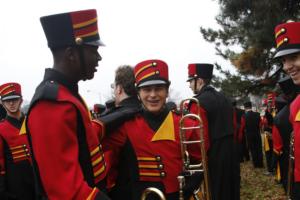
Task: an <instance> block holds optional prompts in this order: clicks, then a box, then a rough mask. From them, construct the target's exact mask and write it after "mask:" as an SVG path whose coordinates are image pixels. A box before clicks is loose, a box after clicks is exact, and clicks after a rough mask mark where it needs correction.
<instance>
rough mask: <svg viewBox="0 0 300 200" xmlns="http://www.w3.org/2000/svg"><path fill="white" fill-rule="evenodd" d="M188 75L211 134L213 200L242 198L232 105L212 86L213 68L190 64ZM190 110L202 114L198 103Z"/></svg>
mask: <svg viewBox="0 0 300 200" xmlns="http://www.w3.org/2000/svg"><path fill="white" fill-rule="evenodd" d="M188 75H189V78H188V81H189V83H190V88H191V89H192V91H193V92H194V94H195V96H194V97H195V98H197V99H198V101H199V103H200V106H201V109H200V116H201V118H202V121H203V126H204V132H206V134H208V135H209V141H210V148H209V151H208V166H209V175H210V183H211V194H212V199H213V200H221V199H232V200H235V199H240V193H239V191H240V190H239V189H240V181H239V179H240V177H239V174H240V168H239V161H238V149H237V146H236V144H235V142H234V125H233V107H232V103H231V101H230V100H229V99H228V98H227V97H225V96H224V95H223V94H222V93H221V92H218V91H216V90H215V89H214V88H213V87H212V86H211V85H210V81H211V79H212V76H213V65H211V64H202V63H196V64H189V65H188ZM190 111H191V112H192V113H195V114H198V113H196V109H195V104H192V105H191V106H190Z"/></svg>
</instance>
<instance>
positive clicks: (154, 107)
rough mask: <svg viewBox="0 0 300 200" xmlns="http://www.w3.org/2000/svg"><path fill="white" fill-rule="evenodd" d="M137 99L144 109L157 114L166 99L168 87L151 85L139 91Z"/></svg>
mask: <svg viewBox="0 0 300 200" xmlns="http://www.w3.org/2000/svg"><path fill="white" fill-rule="evenodd" d="M139 97H140V99H141V101H142V103H143V105H144V106H145V108H146V109H147V110H148V111H149V112H151V113H154V114H158V113H160V112H161V110H162V109H163V107H164V105H165V103H166V99H167V97H168V87H167V86H166V85H151V86H145V87H141V88H140V89H139Z"/></svg>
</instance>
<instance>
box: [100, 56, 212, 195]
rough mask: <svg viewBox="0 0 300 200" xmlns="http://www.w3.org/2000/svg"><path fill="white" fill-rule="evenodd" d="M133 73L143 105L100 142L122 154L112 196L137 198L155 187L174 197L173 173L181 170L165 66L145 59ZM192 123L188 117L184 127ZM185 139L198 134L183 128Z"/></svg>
mask: <svg viewBox="0 0 300 200" xmlns="http://www.w3.org/2000/svg"><path fill="white" fill-rule="evenodd" d="M134 73H135V83H136V87H137V90H138V96H139V98H140V100H141V102H142V107H143V108H142V110H141V112H140V113H137V114H136V115H135V117H134V118H133V119H130V120H128V121H126V122H125V123H124V124H123V125H122V126H121V127H120V128H118V129H117V130H116V131H115V132H113V133H111V134H110V135H109V136H108V137H107V138H105V139H104V141H103V146H104V147H105V148H107V149H120V151H121V154H123V155H125V156H124V157H123V158H124V159H122V160H119V171H118V177H117V180H116V187H119V188H120V191H122V192H120V194H119V198H117V197H116V198H115V199H116V200H117V199H125V200H140V198H141V194H142V191H143V190H144V189H146V188H148V187H155V188H158V189H160V190H161V191H162V192H163V193H164V194H165V196H166V198H167V199H168V200H175V199H176V200H178V198H179V194H178V190H179V183H178V181H177V176H178V175H180V173H181V170H182V159H181V150H180V143H179V120H180V118H181V116H180V115H178V114H176V113H174V112H172V111H170V110H169V108H168V107H167V106H166V99H167V97H168V94H169V86H170V81H169V78H168V77H169V76H168V65H167V64H166V63H165V62H164V61H162V60H146V61H143V62H140V63H139V64H137V65H136V66H135V68H134ZM193 124H194V122H193V121H191V120H187V121H186V123H185V125H186V126H192V125H193ZM193 133H194V134H193ZM186 138H187V140H189V139H191V138H193V139H196V138H197V139H199V135H197V133H195V132H192V131H187V135H186ZM206 139H207V138H206ZM198 147H199V146H192V147H191V151H190V155H191V156H192V158H194V159H200V149H199V148H198ZM121 166H122V167H121ZM198 181H200V179H199V180H198ZM197 186H199V185H197ZM147 199H148V198H147ZM150 199H155V198H153V197H151V198H150Z"/></svg>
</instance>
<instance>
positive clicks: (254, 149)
mask: <svg viewBox="0 0 300 200" xmlns="http://www.w3.org/2000/svg"><path fill="white" fill-rule="evenodd" d="M244 108H245V114H244V116H243V117H242V123H241V129H240V131H244V132H245V135H246V138H247V142H248V147H249V150H250V153H251V158H252V163H253V166H254V167H255V168H262V167H264V164H263V153H262V141H261V135H260V127H261V118H260V114H259V113H258V112H255V111H253V110H252V103H251V102H250V101H247V102H245V103H244Z"/></svg>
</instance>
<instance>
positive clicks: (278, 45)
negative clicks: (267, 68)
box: [277, 39, 286, 48]
mask: <svg viewBox="0 0 300 200" xmlns="http://www.w3.org/2000/svg"><path fill="white" fill-rule="evenodd" d="M285 42H286V41H285V40H284V39H282V40H280V41H279V42H278V43H277V48H278V47H280V46H281V45H282V44H283V43H285Z"/></svg>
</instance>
